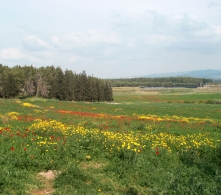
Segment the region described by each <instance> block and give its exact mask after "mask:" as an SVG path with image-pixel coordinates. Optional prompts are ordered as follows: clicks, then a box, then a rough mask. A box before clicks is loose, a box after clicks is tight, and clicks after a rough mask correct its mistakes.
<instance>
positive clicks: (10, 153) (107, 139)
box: [0, 87, 221, 195]
mask: <svg viewBox="0 0 221 195" xmlns="http://www.w3.org/2000/svg"><path fill="white" fill-rule="evenodd" d="M113 93H114V102H112V103H111V102H94V103H88V102H64V101H57V100H49V99H41V98H28V99H12V100H6V99H0V147H1V150H0V167H1V169H0V175H1V176H2V177H0V194H3V195H4V194H31V195H37V194H54V195H57V194H65V195H66V194H67V195H69V194H70V195H71V194H80V195H81V194H120V195H121V194H122V195H123V194H128V195H129V194H135V195H136V194H137V195H138V194H140V195H143V194H144V195H158V194H169V195H170V194H179V195H180V194H181V195H182V194H206V195H207V194H211V195H212V194H213V195H214V194H217V195H218V194H221V185H220V183H221V143H220V139H221V104H220V103H219V101H220V100H221V90H220V89H219V88H216V89H215V88H212V89H211V88H199V89H170V90H166V91H146V90H142V89H140V88H137V87H134V88H133V87H122V88H113ZM39 173H41V175H44V173H47V174H49V173H50V174H51V177H50V178H45V177H43V176H41V175H39ZM47 174H46V175H47Z"/></svg>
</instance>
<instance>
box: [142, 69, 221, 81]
mask: <svg viewBox="0 0 221 195" xmlns="http://www.w3.org/2000/svg"><path fill="white" fill-rule="evenodd" d="M142 77H145V78H159V77H195V78H209V79H213V80H220V79H221V70H213V69H207V70H193V71H189V72H177V73H164V74H150V75H144V76H142Z"/></svg>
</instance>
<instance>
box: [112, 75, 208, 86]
mask: <svg viewBox="0 0 221 195" xmlns="http://www.w3.org/2000/svg"><path fill="white" fill-rule="evenodd" d="M109 81H110V83H111V85H112V86H113V87H126V86H127V87H188V88H196V87H200V86H203V85H205V84H207V83H212V79H205V78H193V77H163V78H144V77H141V78H125V79H110V80H109Z"/></svg>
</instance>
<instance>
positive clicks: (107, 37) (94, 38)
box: [62, 29, 120, 46]
mask: <svg viewBox="0 0 221 195" xmlns="http://www.w3.org/2000/svg"><path fill="white" fill-rule="evenodd" d="M62 38H63V39H64V41H71V42H72V43H74V44H77V45H80V46H88V45H92V44H97V43H98V44H99V43H105V44H119V43H120V37H119V35H118V34H117V33H115V32H109V31H103V30H94V29H89V30H87V31H83V32H75V33H69V34H66V35H64V36H63V37H62Z"/></svg>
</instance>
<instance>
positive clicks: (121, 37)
mask: <svg viewBox="0 0 221 195" xmlns="http://www.w3.org/2000/svg"><path fill="white" fill-rule="evenodd" d="M0 64H2V65H6V66H9V67H13V66H15V65H21V66H24V65H27V66H29V65H33V66H34V67H37V68H38V67H46V66H51V65H53V66H55V67H61V68H62V69H63V70H66V69H68V70H72V71H73V72H76V73H77V74H79V73H81V72H82V71H84V70H85V71H86V73H87V75H92V76H95V77H99V78H128V77H134V76H144V75H150V74H162V73H169V72H186V71H191V70H205V69H218V70H221V1H220V0H194V1H193V0H16V1H15V0H7V1H6V0H0Z"/></svg>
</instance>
